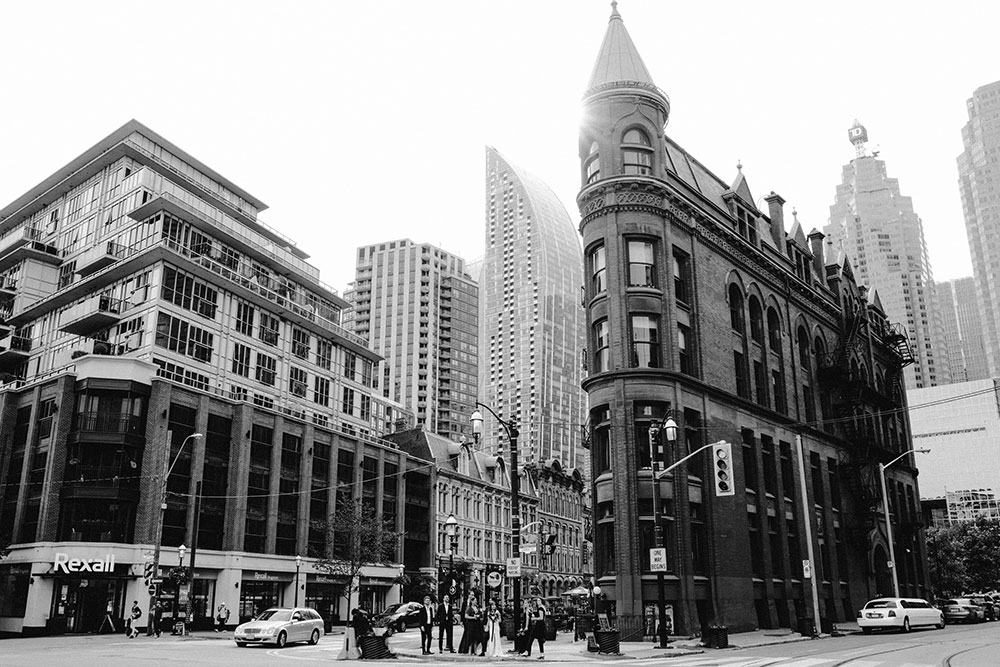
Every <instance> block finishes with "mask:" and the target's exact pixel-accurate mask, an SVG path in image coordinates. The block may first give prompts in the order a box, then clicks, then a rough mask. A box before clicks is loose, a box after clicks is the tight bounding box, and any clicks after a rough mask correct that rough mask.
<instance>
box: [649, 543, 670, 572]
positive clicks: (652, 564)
mask: <svg viewBox="0 0 1000 667" xmlns="http://www.w3.org/2000/svg"><path fill="white" fill-rule="evenodd" d="M649 569H650V570H652V571H653V572H666V571H667V549H666V547H653V548H652V549H650V550H649Z"/></svg>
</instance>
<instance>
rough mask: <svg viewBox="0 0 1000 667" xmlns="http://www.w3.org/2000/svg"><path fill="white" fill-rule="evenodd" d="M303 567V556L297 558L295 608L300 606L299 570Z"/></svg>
mask: <svg viewBox="0 0 1000 667" xmlns="http://www.w3.org/2000/svg"><path fill="white" fill-rule="evenodd" d="M301 567H302V556H296V557H295V604H294V605H293V606H295V607H298V606H299V568H301Z"/></svg>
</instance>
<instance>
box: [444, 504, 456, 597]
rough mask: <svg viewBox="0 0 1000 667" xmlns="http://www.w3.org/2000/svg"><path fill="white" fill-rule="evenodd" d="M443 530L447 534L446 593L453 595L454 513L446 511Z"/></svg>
mask: <svg viewBox="0 0 1000 667" xmlns="http://www.w3.org/2000/svg"><path fill="white" fill-rule="evenodd" d="M444 532H445V534H446V535H447V536H448V594H449V595H455V591H453V590H451V582H452V581H454V576H455V575H454V573H455V551H456V550H457V549H458V519H456V518H455V515H454V514H452V513H450V512H449V513H448V519H447V520H446V521H445V522H444Z"/></svg>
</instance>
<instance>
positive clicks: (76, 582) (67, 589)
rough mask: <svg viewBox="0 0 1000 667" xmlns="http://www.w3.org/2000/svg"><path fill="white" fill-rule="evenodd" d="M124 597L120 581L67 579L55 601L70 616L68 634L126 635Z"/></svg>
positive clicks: (68, 617)
mask: <svg viewBox="0 0 1000 667" xmlns="http://www.w3.org/2000/svg"><path fill="white" fill-rule="evenodd" d="M123 596H124V586H122V582H121V581H120V580H118V579H65V580H63V581H61V582H60V583H59V584H58V585H57V587H56V599H55V600H54V601H53V602H54V604H55V605H57V608H58V607H61V608H62V609H63V610H64V612H65V614H66V630H67V632H81V633H82V632H90V633H95V632H104V633H107V632H122V631H124V627H123V625H124V620H123V619H124V615H125V614H124V611H123V609H124V604H125V601H124V597H123ZM112 625H113V626H114V627H113V628H112Z"/></svg>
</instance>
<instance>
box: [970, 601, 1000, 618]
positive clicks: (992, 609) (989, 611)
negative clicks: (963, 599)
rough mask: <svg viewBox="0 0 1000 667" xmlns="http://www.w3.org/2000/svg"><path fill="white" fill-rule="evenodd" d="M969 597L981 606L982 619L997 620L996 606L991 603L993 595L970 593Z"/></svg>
mask: <svg viewBox="0 0 1000 667" xmlns="http://www.w3.org/2000/svg"><path fill="white" fill-rule="evenodd" d="M969 599H970V600H972V601H973V602H975V603H976V604H978V605H979V606H980V607H982V608H983V619H984V620H987V621H995V620H997V608H996V606H995V605H994V604H993V597H992V596H990V595H970V596H969Z"/></svg>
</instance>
